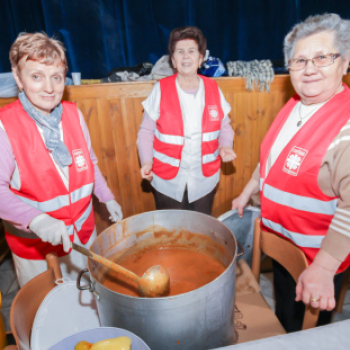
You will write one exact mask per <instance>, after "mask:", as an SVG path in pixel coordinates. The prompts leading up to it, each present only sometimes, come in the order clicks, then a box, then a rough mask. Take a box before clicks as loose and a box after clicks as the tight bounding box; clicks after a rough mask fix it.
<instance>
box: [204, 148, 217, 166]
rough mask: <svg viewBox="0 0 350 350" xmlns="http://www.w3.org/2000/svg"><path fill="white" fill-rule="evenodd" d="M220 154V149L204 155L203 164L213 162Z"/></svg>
mask: <svg viewBox="0 0 350 350" xmlns="http://www.w3.org/2000/svg"><path fill="white" fill-rule="evenodd" d="M218 155H219V150H218V149H217V150H216V151H215V152H214V153H212V154H206V155H205V156H203V157H202V159H203V164H206V163H210V162H213V161H214V160H216V158H217V157H218Z"/></svg>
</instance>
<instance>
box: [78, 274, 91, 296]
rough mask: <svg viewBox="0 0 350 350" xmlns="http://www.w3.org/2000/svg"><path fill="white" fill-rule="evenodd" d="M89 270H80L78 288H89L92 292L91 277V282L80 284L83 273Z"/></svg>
mask: <svg viewBox="0 0 350 350" xmlns="http://www.w3.org/2000/svg"><path fill="white" fill-rule="evenodd" d="M86 272H89V269H83V270H81V271H80V272H79V275H78V278H77V288H78V289H79V290H87V289H88V290H89V291H90V292H92V290H91V284H90V278H89V284H84V285H83V286H82V285H81V284H80V281H81V278H82V277H83V274H84V273H86Z"/></svg>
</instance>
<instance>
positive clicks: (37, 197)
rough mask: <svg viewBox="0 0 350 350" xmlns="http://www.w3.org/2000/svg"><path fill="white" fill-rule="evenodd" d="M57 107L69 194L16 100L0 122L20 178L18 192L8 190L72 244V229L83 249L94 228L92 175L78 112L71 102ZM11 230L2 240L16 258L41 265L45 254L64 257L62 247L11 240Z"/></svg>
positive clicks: (18, 237) (33, 239)
mask: <svg viewBox="0 0 350 350" xmlns="http://www.w3.org/2000/svg"><path fill="white" fill-rule="evenodd" d="M62 106H63V114H62V128H63V142H64V143H65V145H66V146H67V148H68V150H69V152H70V154H71V156H72V159H73V162H72V164H71V165H70V166H69V190H67V189H66V187H65V185H64V183H63V181H62V179H61V177H60V175H59V174H58V172H57V170H56V167H55V165H54V163H53V161H52V159H51V157H50V155H49V152H48V150H47V148H46V147H45V145H44V142H43V140H42V138H41V136H40V134H39V131H38V129H37V126H36V124H35V122H34V121H33V120H32V119H31V118H30V117H29V116H28V114H27V113H26V112H25V111H24V109H23V108H22V105H21V103H20V101H19V100H17V101H16V102H14V103H11V104H9V105H7V106H5V107H4V108H2V109H1V110H0V120H1V122H2V124H3V126H4V128H5V130H6V133H7V136H8V138H9V140H10V143H11V147H12V150H13V153H14V155H15V158H16V162H17V165H18V169H19V173H20V178H21V188H20V190H18V191H17V190H15V189H13V188H10V189H11V191H12V192H13V193H14V194H15V195H17V197H18V198H19V199H21V200H22V201H24V202H26V203H28V204H29V205H32V206H34V207H36V208H38V209H39V210H41V211H43V212H46V213H47V214H49V215H50V216H52V217H54V218H56V219H59V220H62V221H64V223H65V224H66V227H67V230H68V232H69V233H70V234H71V235H70V239H71V241H73V238H74V235H73V229H75V231H76V232H77V234H78V237H79V239H80V241H81V242H82V243H83V244H85V243H86V242H87V241H88V240H89V238H90V236H91V234H92V232H93V229H94V225H95V222H94V213H93V210H92V202H91V193H92V188H93V183H94V170H93V164H92V162H91V159H90V154H89V150H88V148H87V144H86V141H85V138H84V134H83V132H82V129H81V126H80V121H79V114H78V110H77V107H76V106H75V104H73V103H70V102H62ZM19 131H21V132H19ZM16 230H17V229H14V230H12V231H11V232H12V233H13V234H12V233H9V232H6V239H7V242H8V245H9V247H10V249H11V250H12V252H13V253H14V254H16V255H17V256H19V257H21V258H26V259H34V260H38V259H45V256H46V254H48V253H50V252H55V253H56V254H57V255H58V256H63V255H66V253H65V252H64V251H63V247H62V245H58V246H52V245H51V244H49V243H45V242H42V241H41V239H39V238H36V236H34V235H33V233H29V234H28V233H27V235H28V236H30V237H31V238H24V237H25V235H23V234H19V235H18V234H16V233H15V232H16ZM7 231H10V230H7ZM17 231H19V230H17ZM20 232H22V233H23V232H24V231H20ZM33 236H34V237H33Z"/></svg>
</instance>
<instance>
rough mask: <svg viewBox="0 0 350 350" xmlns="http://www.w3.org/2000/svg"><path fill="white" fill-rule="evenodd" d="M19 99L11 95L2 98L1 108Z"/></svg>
mask: <svg viewBox="0 0 350 350" xmlns="http://www.w3.org/2000/svg"><path fill="white" fill-rule="evenodd" d="M16 100H17V97H10V98H0V108H1V107H4V106H6V105H8V104H9V103H12V102H14V101H16Z"/></svg>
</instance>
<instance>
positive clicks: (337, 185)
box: [318, 120, 350, 261]
mask: <svg viewBox="0 0 350 350" xmlns="http://www.w3.org/2000/svg"><path fill="white" fill-rule="evenodd" d="M318 184H319V187H320V189H321V190H322V191H323V192H324V193H325V194H326V195H329V196H337V197H338V203H337V208H336V211H335V214H334V217H333V220H332V222H331V225H330V226H329V230H328V232H327V235H326V237H325V238H324V239H323V242H322V245H321V247H322V249H324V250H325V251H327V252H328V253H329V254H331V255H332V256H333V257H335V258H336V259H338V260H339V261H343V260H344V259H345V258H346V257H347V255H348V254H349V253H350V120H349V121H348V122H347V123H346V124H345V125H344V126H343V128H342V129H341V130H340V132H339V133H338V135H337V136H336V137H335V139H334V140H333V142H332V143H331V145H330V146H329V148H328V150H327V153H326V155H325V157H324V159H323V162H322V164H321V169H320V172H319V174H318Z"/></svg>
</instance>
